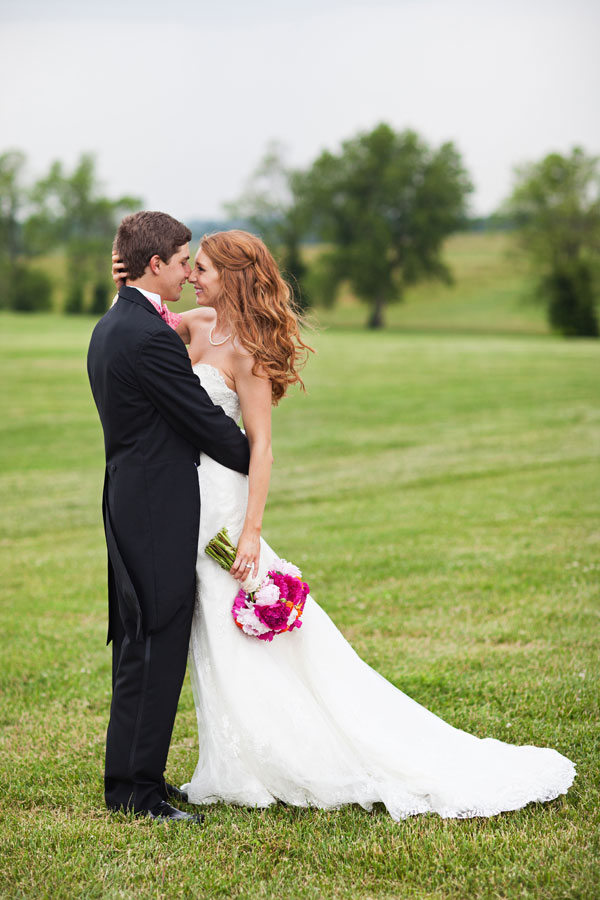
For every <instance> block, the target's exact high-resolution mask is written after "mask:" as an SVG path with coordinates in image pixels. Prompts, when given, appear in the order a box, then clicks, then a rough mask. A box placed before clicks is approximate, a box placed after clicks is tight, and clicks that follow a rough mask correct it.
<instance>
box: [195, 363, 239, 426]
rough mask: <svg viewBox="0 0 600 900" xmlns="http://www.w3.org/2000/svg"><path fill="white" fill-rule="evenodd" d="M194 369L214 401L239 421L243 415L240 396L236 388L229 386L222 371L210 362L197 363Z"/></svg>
mask: <svg viewBox="0 0 600 900" xmlns="http://www.w3.org/2000/svg"><path fill="white" fill-rule="evenodd" d="M192 369H193V371H194V372H195V373H196V375H197V376H198V378H199V379H200V384H201V385H202V387H203V388H204V390H205V391H206V392H207V393H208V394H209V395H210V398H211V400H212V402H213V403H215V404H216V405H217V406H222V407H223V410H224V411H225V412H226V413H227V415H228V416H230V417H231V418H232V419H233V420H234V421H235V422H238V421H239V419H240V416H241V408H240V401H239V397H238V395H237V394H236V392H235V391H234V390H232V389H231V388H230V387H228V386H227V383H226V382H225V379H224V378H223V376H222V375H221V373H220V371H219V370H218V369H217V368H216V367H215V366H211V365H209V364H208V363H196V365H195V366H192Z"/></svg>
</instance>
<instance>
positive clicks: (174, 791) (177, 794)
mask: <svg viewBox="0 0 600 900" xmlns="http://www.w3.org/2000/svg"><path fill="white" fill-rule="evenodd" d="M165 787H166V789H167V798H168V799H169V800H177V801H178V802H179V803H187V802H188V795H187V792H186V791H180V790H179V788H178V787H175V785H174V784H169V782H168V781H165Z"/></svg>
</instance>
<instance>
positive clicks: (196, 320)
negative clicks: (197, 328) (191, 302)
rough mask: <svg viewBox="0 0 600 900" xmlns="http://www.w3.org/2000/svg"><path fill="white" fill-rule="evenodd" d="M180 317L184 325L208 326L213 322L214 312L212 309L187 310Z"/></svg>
mask: <svg viewBox="0 0 600 900" xmlns="http://www.w3.org/2000/svg"><path fill="white" fill-rule="evenodd" d="M181 317H182V319H183V320H184V322H185V323H186V325H188V327H189V326H192V327H193V326H194V325H210V324H212V323H213V322H214V321H215V312H214V310H213V309H188V310H186V311H185V312H183V313H181Z"/></svg>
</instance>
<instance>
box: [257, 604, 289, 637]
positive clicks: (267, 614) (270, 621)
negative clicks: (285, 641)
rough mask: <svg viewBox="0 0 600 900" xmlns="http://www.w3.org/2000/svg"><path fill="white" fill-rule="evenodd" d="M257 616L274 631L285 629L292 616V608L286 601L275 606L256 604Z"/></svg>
mask: <svg viewBox="0 0 600 900" xmlns="http://www.w3.org/2000/svg"><path fill="white" fill-rule="evenodd" d="M254 612H255V614H256V618H257V619H259V621H260V622H262V623H263V624H264V625H266V626H267V627H268V628H270V629H271V630H272V631H283V629H284V628H285V627H286V626H287V623H288V619H289V617H290V610H289V608H288V607H287V606H286V605H285V604H284V603H274V604H273V606H255V607H254Z"/></svg>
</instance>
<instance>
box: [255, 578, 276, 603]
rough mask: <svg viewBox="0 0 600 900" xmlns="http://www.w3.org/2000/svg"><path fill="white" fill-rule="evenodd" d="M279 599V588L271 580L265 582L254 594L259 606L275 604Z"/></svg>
mask: <svg viewBox="0 0 600 900" xmlns="http://www.w3.org/2000/svg"><path fill="white" fill-rule="evenodd" d="M278 600H279V588H278V587H277V585H276V584H273V583H272V582H269V583H267V584H263V586H262V587H261V588H259V589H258V590H257V592H256V594H255V595H254V602H255V603H257V604H258V605H259V606H273V604H274V603H277V601H278Z"/></svg>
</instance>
